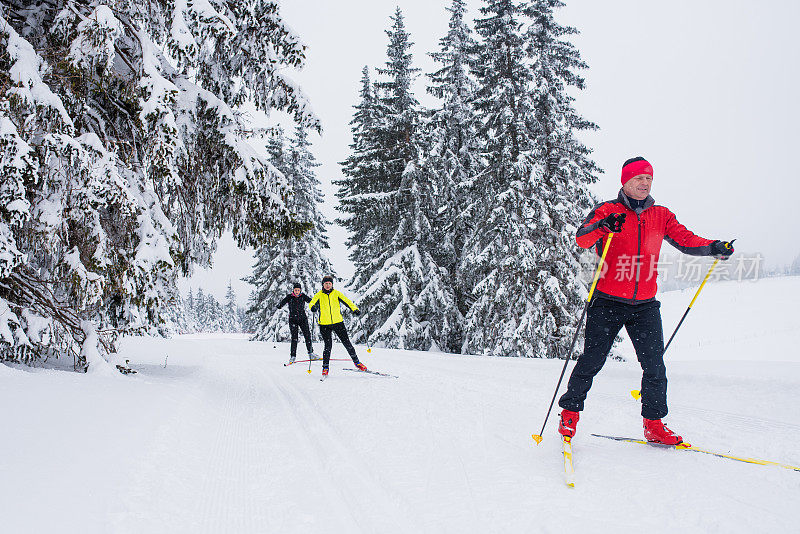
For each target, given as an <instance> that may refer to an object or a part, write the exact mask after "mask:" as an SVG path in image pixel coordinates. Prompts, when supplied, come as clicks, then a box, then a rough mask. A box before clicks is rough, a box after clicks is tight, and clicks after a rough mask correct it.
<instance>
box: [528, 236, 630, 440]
mask: <svg viewBox="0 0 800 534" xmlns="http://www.w3.org/2000/svg"><path fill="white" fill-rule="evenodd" d="M613 237H614V233H613V232H612V233H610V234H608V239H606V246H605V247H604V248H603V255H602V256H600V263H598V264H597V270H596V271H595V273H594V280H592V287H591V289H590V290H589V296H588V297H587V298H586V305H585V306H584V307H583V313H582V314H581V318H580V319H578V325H577V326H576V327H575V335H574V336H572V343H571V344H570V346H569V351H567V357H566V358H564V367H563V368H562V369H561V376H559V377H558V384H556V390H555V392H553V398H552V400H551V401H550V407H549V408H548V409H547V414H546V415H545V416H544V423H542V430H541V431H540V432H539V433H538V434H533V435H532V436H531V437H532V438H533V440H534V441H535V442H536V444H537V445H538V444H539V443H541V442H542V439H544V438H542V434H543V433H544V427H545V426H547V418H548V417H550V412H551V411H552V410H553V404H554V403H555V401H556V395H558V388H559V387H561V381H562V380H563V379H564V373H565V372H566V370H567V364H568V363H569V360H570V358H571V356H572V349H574V348H575V342H576V341H578V334H579V333H580V331H581V326H582V325H583V319H584V317H586V312H587V311H588V310H589V305H590V304H591V303H592V295H594V289H595V287H597V281H598V280H599V279H600V271H601V270H602V269H603V263H604V262H605V259H606V253H608V247H609V246H610V245H611V239H612V238H613Z"/></svg>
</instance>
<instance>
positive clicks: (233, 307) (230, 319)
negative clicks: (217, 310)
mask: <svg viewBox="0 0 800 534" xmlns="http://www.w3.org/2000/svg"><path fill="white" fill-rule="evenodd" d="M224 309H225V319H224V325H225V332H241V331H242V324H241V323H240V322H239V307H238V305H237V304H236V292H235V291H234V290H233V282H231V281H230V280H228V289H227V290H226V291H225V305H224Z"/></svg>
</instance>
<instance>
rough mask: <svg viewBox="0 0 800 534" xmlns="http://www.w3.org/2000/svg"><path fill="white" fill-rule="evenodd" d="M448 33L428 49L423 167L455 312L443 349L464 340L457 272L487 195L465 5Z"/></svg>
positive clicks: (437, 250)
mask: <svg viewBox="0 0 800 534" xmlns="http://www.w3.org/2000/svg"><path fill="white" fill-rule="evenodd" d="M447 11H448V12H449V13H450V22H449V29H448V32H447V34H446V35H445V36H444V37H442V38H441V39H440V40H439V51H438V52H433V53H430V54H429V55H430V56H431V57H432V58H433V60H434V61H435V62H436V63H439V64H440V65H441V66H440V68H439V69H438V70H437V71H435V72H433V73H432V74H429V75H428V77H429V78H430V84H429V86H428V88H427V90H428V92H429V93H430V94H432V95H434V96H436V97H437V98H438V99H439V100H440V101H441V105H440V106H439V107H437V108H435V109H433V110H431V111H430V112H429V119H428V123H427V127H426V133H425V135H426V139H427V142H426V143H425V146H427V147H428V149H427V153H426V157H425V167H426V168H427V169H428V172H429V173H430V174H431V175H433V176H434V177H436V179H437V183H436V185H437V188H436V189H437V194H436V196H435V200H436V205H435V207H436V210H435V213H436V219H435V221H434V224H433V235H434V240H435V242H436V243H437V244H438V246H436V247H433V248H432V249H431V253H432V255H433V257H434V259H435V260H436V261H437V263H438V264H439V265H441V266H442V267H443V268H444V269H445V270H446V271H447V273H448V280H449V282H448V289H449V291H448V296H450V295H452V297H451V298H448V299H444V301H443V302H442V303H441V305H443V306H448V307H449V308H450V309H452V310H453V314H452V316H451V318H450V321H449V323H450V324H451V325H452V327H451V329H450V335H449V336H446V337H443V338H442V340H441V343H442V345H441V348H442V350H444V351H446V352H460V351H461V347H462V343H463V339H462V336H463V333H462V331H461V329H462V327H463V315H464V314H466V313H467V312H468V311H469V302H470V301H469V300H468V298H467V296H468V295H469V294H470V293H471V288H465V287H463V285H462V283H461V282H462V281H463V279H462V278H461V277H457V276H455V273H456V272H457V271H458V267H459V260H460V258H461V255H462V253H463V250H464V244H465V242H466V239H467V236H468V232H466V231H465V228H467V227H468V225H469V223H470V222H472V221H473V219H474V210H475V204H476V203H478V204H479V205H483V204H484V203H485V202H486V199H485V198H484V197H483V196H482V194H481V193H482V192H479V191H477V190H476V189H475V187H474V181H475V177H476V175H477V174H478V173H480V172H481V171H482V170H483V167H484V166H483V162H482V160H481V146H480V142H479V138H478V135H477V131H478V123H477V119H476V113H475V110H474V108H473V105H472V102H473V99H474V95H475V91H476V89H477V86H476V83H475V80H474V78H473V77H472V74H471V68H472V67H473V66H474V63H475V57H474V54H475V50H476V47H477V43H476V41H475V39H474V37H473V35H472V30H471V29H470V27H469V26H468V25H467V23H466V21H465V20H464V15H465V13H466V3H465V1H464V0H453V1H452V4H451V5H450V7H448V8H447Z"/></svg>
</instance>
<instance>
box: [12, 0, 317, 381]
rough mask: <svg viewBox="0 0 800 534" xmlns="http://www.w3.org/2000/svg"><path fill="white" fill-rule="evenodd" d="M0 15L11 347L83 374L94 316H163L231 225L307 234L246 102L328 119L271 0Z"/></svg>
mask: <svg viewBox="0 0 800 534" xmlns="http://www.w3.org/2000/svg"><path fill="white" fill-rule="evenodd" d="M0 18H1V19H2V21H0V22H1V23H0V80H2V84H0V172H2V175H3V182H2V185H0V280H2V283H0V312H2V313H1V314H0V317H2V319H0V358H3V359H9V358H10V359H16V360H21V361H26V360H29V359H30V358H37V357H41V356H43V355H44V354H46V353H48V351H54V352H55V353H56V354H64V353H71V354H73V355H75V357H76V358H77V359H78V360H79V366H80V367H81V368H85V364H86V361H85V360H86V358H87V357H92V358H93V357H95V356H97V352H96V350H94V348H93V347H87V346H82V344H83V342H84V340H85V339H89V340H94V339H98V337H97V336H95V335H94V330H95V328H96V325H97V323H99V324H100V326H101V328H103V329H115V330H116V331H122V332H133V331H144V330H150V331H155V330H156V329H158V328H161V327H162V326H164V325H163V320H164V318H163V317H162V316H161V313H160V311H161V310H163V309H165V306H164V304H165V303H167V302H169V301H170V300H172V299H173V298H175V297H176V296H177V291H176V289H175V278H176V275H177V274H178V272H183V273H187V272H189V271H190V270H191V268H192V266H193V265H195V264H201V265H206V266H207V265H208V264H209V262H210V258H211V254H212V253H213V251H214V248H215V242H216V239H217V238H218V237H219V236H220V235H221V233H222V232H223V231H224V230H225V229H230V230H232V231H233V234H234V236H235V238H236V240H237V242H238V243H239V244H240V245H244V244H249V245H253V246H259V245H261V244H262V243H263V242H265V240H266V239H268V238H269V237H270V236H275V235H292V234H297V233H299V232H301V231H302V230H303V229H304V228H305V227H304V226H302V225H298V224H297V222H296V221H294V220H293V219H292V218H291V215H290V213H289V210H288V208H287V207H286V206H285V205H284V203H283V201H282V199H283V197H284V196H285V193H286V191H287V188H288V185H287V184H286V182H285V180H284V179H283V177H282V175H281V174H280V173H277V172H275V171H274V169H273V168H272V167H271V165H270V164H269V161H268V157H267V155H266V154H265V153H263V151H259V149H258V148H257V147H256V146H255V145H254V144H252V143H250V142H248V135H249V133H248V132H249V131H251V130H252V129H253V128H252V127H251V126H250V124H249V123H248V122H247V119H246V115H245V114H243V113H241V112H239V111H238V106H239V105H241V104H242V103H244V102H245V101H251V102H254V103H255V105H256V106H257V107H258V108H259V109H261V110H263V111H265V112H269V110H271V109H282V110H285V111H287V112H289V113H292V114H293V115H294V117H295V120H296V121H297V122H298V123H301V124H304V125H306V126H309V127H315V128H316V127H318V126H319V123H318V121H317V119H316V118H315V117H314V116H313V114H312V113H311V112H310V111H309V109H308V105H307V102H306V98H305V96H304V95H303V94H302V92H301V91H300V89H299V88H298V87H297V86H296V85H295V84H294V83H293V82H292V80H291V79H289V78H288V77H287V73H288V72H290V70H289V69H287V67H289V68H291V67H297V66H300V65H302V63H303V62H304V56H305V46H304V45H303V44H302V43H301V42H300V40H299V38H298V37H297V35H296V34H294V33H293V32H292V31H291V30H290V29H289V28H288V27H287V26H286V25H285V24H284V23H283V21H282V20H281V17H280V13H279V11H278V3H277V1H275V0H273V1H269V0H244V1H241V2H222V1H220V0H209V1H204V2H186V1H183V0H181V1H178V2H166V3H164V2H147V3H146V8H143V7H142V4H141V3H140V2H129V1H128V0H109V1H106V2H99V1H95V0H91V1H87V2H74V1H72V0H52V1H48V2H3V3H2V4H1V5H0ZM99 339H101V340H103V339H104V338H103V336H100V337H99ZM103 345H104V346H103V348H105V349H106V350H113V347H111V346H109V345H108V344H103ZM98 357H99V356H98ZM98 362H99V360H98Z"/></svg>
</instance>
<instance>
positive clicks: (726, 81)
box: [182, 0, 800, 299]
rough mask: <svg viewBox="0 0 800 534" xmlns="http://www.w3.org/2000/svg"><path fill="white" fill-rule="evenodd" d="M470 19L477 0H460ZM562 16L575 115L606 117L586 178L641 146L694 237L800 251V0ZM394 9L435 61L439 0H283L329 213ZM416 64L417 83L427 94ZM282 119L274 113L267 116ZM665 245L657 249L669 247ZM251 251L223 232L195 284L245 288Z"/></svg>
mask: <svg viewBox="0 0 800 534" xmlns="http://www.w3.org/2000/svg"><path fill="white" fill-rule="evenodd" d="M468 2H469V6H470V8H471V10H472V11H471V13H470V19H473V18H476V17H477V16H478V15H479V14H478V11H477V10H478V8H479V7H480V6H481V5H483V3H482V2H480V1H478V0H468ZM566 4H567V5H566V7H564V8H563V9H561V10H560V11H559V12H558V13H557V15H556V16H557V19H558V20H559V22H561V23H562V24H568V25H571V26H574V27H576V28H577V29H578V30H579V31H580V32H581V34H580V35H578V36H575V37H574V38H573V42H574V43H575V45H576V46H577V47H578V49H579V50H580V52H581V55H582V57H583V59H584V60H585V61H586V62H587V63H588V64H589V69H588V70H587V71H584V72H583V75H584V76H585V78H586V81H587V88H586V89H585V90H584V91H582V92H580V93H578V94H576V95H575V96H576V97H577V108H578V110H579V112H580V113H581V114H582V115H583V116H584V117H586V118H587V119H590V120H592V121H594V122H595V123H597V124H598V125H599V126H600V130H599V131H597V132H593V133H590V134H585V135H584V136H583V140H584V141H585V143H586V144H587V145H588V146H590V147H592V148H593V149H594V156H595V161H596V162H597V163H598V164H599V165H600V167H601V168H603V169H604V170H605V174H604V175H602V176H601V178H600V180H599V182H598V183H597V184H596V186H595V187H594V191H595V192H596V193H597V194H598V196H599V197H600V198H602V199H608V198H612V197H615V196H616V193H617V191H618V189H619V187H620V183H619V169H620V166H621V165H622V162H623V161H624V160H625V159H627V158H628V157H632V156H638V155H642V156H644V157H645V158H647V159H648V160H649V161H650V162H651V163H652V164H653V167H654V174H655V176H654V184H653V191H652V194H653V197H654V198H655V199H656V201H657V202H659V203H660V204H664V205H666V206H667V207H669V208H670V209H672V211H674V212H675V213H676V215H677V216H678V219H679V220H680V221H681V222H682V223H684V224H685V225H687V226H688V227H689V228H690V229H691V230H693V231H695V232H696V233H697V234H699V235H701V236H704V237H708V238H712V239H732V238H737V239H738V241H737V242H736V249H737V251H744V252H747V253H754V252H761V253H763V254H764V256H765V257H766V260H767V263H769V264H770V265H782V264H786V263H790V262H791V261H792V259H793V258H795V257H796V256H797V255H798V254H800V235H798V231H797V226H798V225H797V223H796V222H795V219H796V217H797V216H798V214H797V212H796V211H795V210H796V209H797V208H796V206H797V200H798V197H800V180H799V179H798V178H800V176H799V175H800V173H799V172H798V169H797V164H796V163H795V161H794V159H795V158H794V156H792V154H796V152H795V150H797V147H798V144H800V134H798V127H799V126H800V104H798V83H800V38H798V37H797V24H798V21H800V2H796V1H794V0H764V1H762V2H752V0H727V1H723V0H714V1H711V0H706V1H703V0H694V1H691V0H673V1H670V2H641V1H638V0H603V1H602V2H599V1H597V0H566ZM398 5H399V6H400V8H401V9H402V10H403V12H404V14H405V17H406V19H405V22H406V28H407V29H408V31H409V32H410V33H411V38H412V41H413V42H414V43H415V44H414V46H413V47H412V53H413V54H414V60H415V66H416V67H418V68H421V69H422V73H426V72H431V71H432V70H433V68H434V64H433V62H432V61H431V60H430V58H429V57H428V56H427V54H426V52H430V51H435V50H436V49H437V47H438V41H439V39H440V38H441V36H442V35H443V34H444V33H445V32H446V30H447V22H448V18H449V14H448V13H447V12H446V11H445V7H446V6H448V5H450V1H449V0H403V1H400V2H397V1H388V0H371V1H369V2H366V1H363V0H339V1H336V2H331V1H330V0H284V2H283V5H282V13H283V16H284V19H285V20H286V22H287V23H288V24H289V25H290V26H291V27H292V28H293V29H294V30H295V31H296V32H297V33H298V34H299V35H300V36H301V37H302V38H303V39H304V40H305V42H306V43H307V44H308V47H309V48H308V61H307V65H306V68H305V69H304V70H303V71H302V72H299V73H297V74H296V76H295V79H296V80H297V81H298V82H300V84H301V85H302V86H303V88H304V90H305V91H306V93H307V94H308V95H309V97H310V100H311V103H312V105H313V107H314V109H315V110H316V112H317V114H318V115H319V116H320V118H321V119H322V122H323V127H324V129H325V131H324V132H323V135H322V136H321V137H319V136H313V137H314V139H313V142H314V147H313V150H314V153H315V155H316V156H317V159H318V160H319V161H320V163H322V167H320V169H319V174H320V180H321V181H322V182H323V188H324V191H325V194H326V200H327V204H326V206H325V208H324V212H325V213H326V214H327V215H328V217H329V218H330V219H333V218H335V217H336V212H335V210H334V205H335V202H336V198H335V197H334V195H333V193H334V188H333V187H332V186H331V180H333V179H337V178H339V177H341V167H340V166H339V165H338V162H340V161H342V160H344V159H345V158H346V157H347V155H348V145H349V143H350V141H351V137H350V128H349V124H348V123H349V121H350V119H351V117H352V113H353V109H352V106H353V105H354V104H355V103H356V102H357V100H358V89H359V80H360V78H361V69H362V67H363V66H364V65H368V66H370V67H371V68H374V67H376V66H383V64H384V63H385V62H386V44H387V36H386V34H385V30H386V29H387V28H388V27H389V24H390V20H389V17H390V16H391V15H392V14H393V13H394V10H395V7H396V6H398ZM426 81H427V80H426V78H425V77H424V76H420V78H419V80H418V83H417V85H416V95H417V97H418V98H419V99H420V101H421V102H422V103H423V104H427V105H434V104H435V101H434V100H432V99H431V98H430V97H429V96H428V95H426V94H425V84H426ZM274 118H275V119H278V116H277V115H276V116H275V117H274ZM329 234H330V236H331V244H332V247H333V248H332V250H331V251H330V253H329V255H330V257H331V260H332V261H333V263H334V266H335V268H336V269H337V271H338V274H339V275H340V276H342V277H345V278H347V277H349V276H350V275H351V274H352V272H353V268H352V265H351V264H350V262H349V261H348V259H347V256H348V253H347V250H346V249H345V248H344V240H345V238H346V235H345V234H344V232H343V230H342V229H341V228H338V227H335V226H332V227H331V228H330V231H329ZM668 248H670V247H668V246H667V247H666V248H665V250H666V249H668ZM252 263H253V260H252V251H239V250H237V249H236V248H235V245H233V242H232V240H231V239H224V240H223V241H222V243H221V244H220V251H219V252H218V254H217V255H216V257H215V266H214V268H213V269H212V270H210V271H205V272H202V271H201V272H198V273H197V274H196V275H195V276H194V277H193V278H192V279H191V280H190V281H185V282H184V283H183V284H182V286H183V287H184V288H185V287H186V286H187V285H188V284H191V286H192V287H195V288H196V287H198V286H201V285H202V286H203V287H204V288H206V289H209V290H211V292H212V293H214V294H215V295H216V296H217V297H218V298H221V297H222V296H223V295H224V289H225V287H226V286H227V281H228V279H233V280H234V287H236V289H237V292H238V293H239V295H240V298H241V299H244V298H245V297H246V294H247V293H248V292H249V289H247V287H246V285H245V284H243V283H239V282H238V279H239V278H241V277H242V276H245V275H247V274H249V273H250V270H251V267H252Z"/></svg>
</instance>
